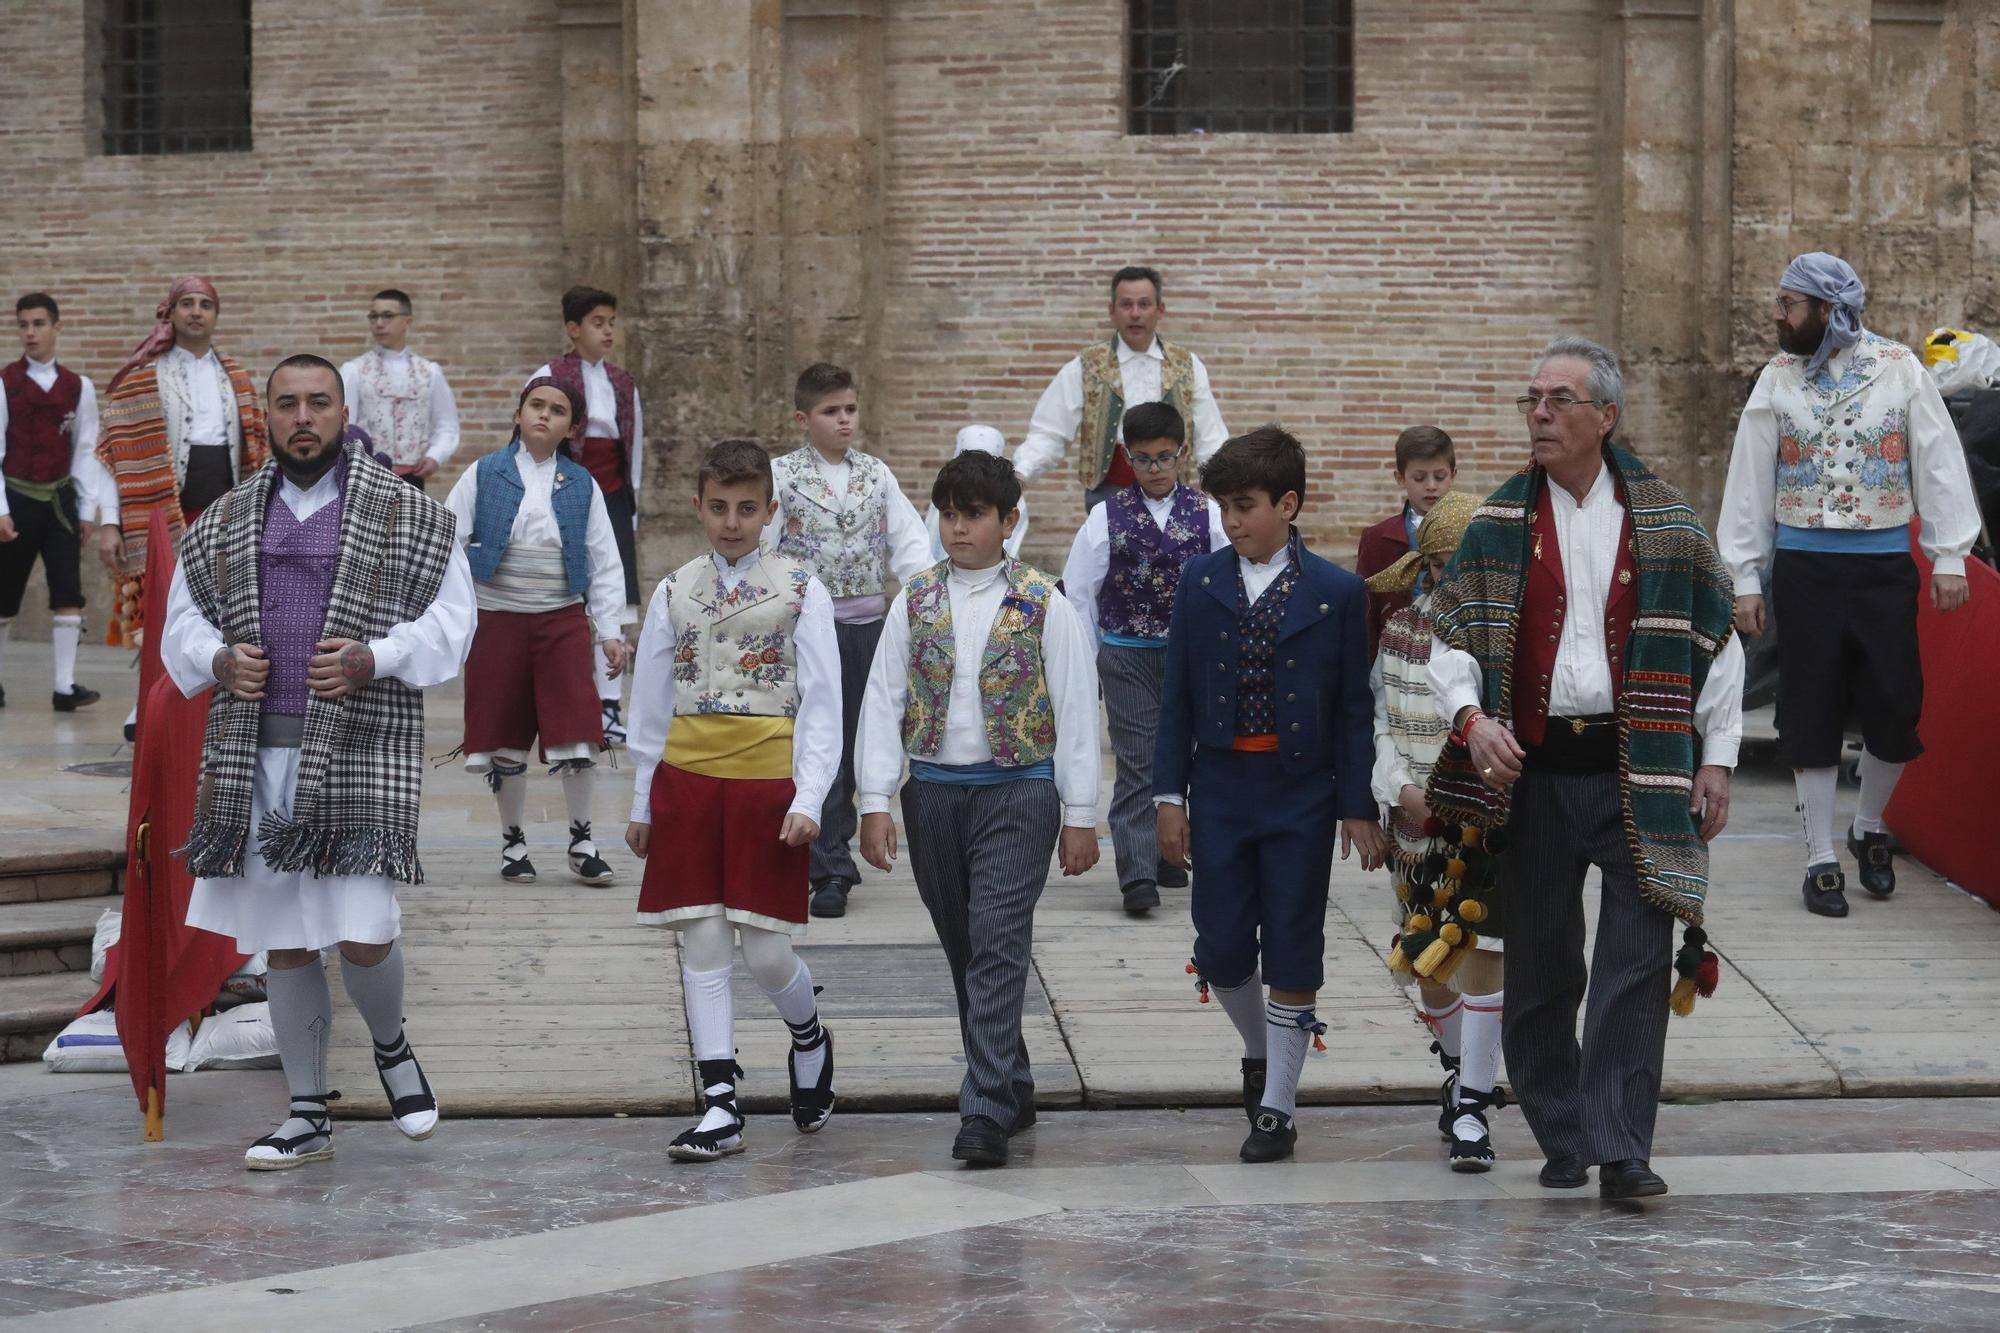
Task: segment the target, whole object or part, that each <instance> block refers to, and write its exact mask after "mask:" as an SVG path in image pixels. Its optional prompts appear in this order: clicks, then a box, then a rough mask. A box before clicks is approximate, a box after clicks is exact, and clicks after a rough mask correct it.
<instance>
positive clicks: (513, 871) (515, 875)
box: [500, 824, 535, 884]
mask: <svg viewBox="0 0 2000 1333" xmlns="http://www.w3.org/2000/svg"><path fill="white" fill-rule="evenodd" d="M527 845H528V835H527V834H525V833H523V832H521V828H520V826H519V825H518V824H517V825H515V826H514V827H513V828H510V829H508V830H507V831H506V833H504V834H503V835H502V836H501V840H500V878H501V879H504V880H506V881H507V882H508V883H509V884H533V883H534V882H535V863H534V862H533V861H530V860H529V859H528V853H527V852H526V850H525V848H526V847H527ZM516 847H520V848H523V849H524V850H523V851H522V853H521V854H520V855H519V856H509V855H507V853H508V852H509V851H511V850H513V849H514V848H516Z"/></svg>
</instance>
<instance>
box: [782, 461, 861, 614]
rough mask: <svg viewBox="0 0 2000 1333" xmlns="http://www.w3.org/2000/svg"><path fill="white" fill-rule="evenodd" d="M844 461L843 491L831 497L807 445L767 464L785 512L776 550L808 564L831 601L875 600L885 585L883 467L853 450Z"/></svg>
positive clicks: (830, 491) (831, 493) (828, 487)
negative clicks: (844, 483) (844, 479)
mask: <svg viewBox="0 0 2000 1333" xmlns="http://www.w3.org/2000/svg"><path fill="white" fill-rule="evenodd" d="M847 463H848V468H847V491H846V494H845V495H844V496H836V495H835V494H834V493H833V488H832V487H831V486H829V485H827V481H826V477H825V476H824V475H823V474H822V473H821V472H820V470H819V468H818V467H817V466H815V465H814V463H813V459H812V446H811V445H807V446H806V447H804V448H803V449H794V450H793V451H792V452H791V453H788V454H785V455H783V456H782V457H780V458H776V459H773V460H772V462H771V475H772V479H773V480H774V481H775V482H776V484H777V491H778V500H779V502H780V503H781V504H783V505H784V508H785V530H784V533H783V534H782V535H781V536H780V537H779V538H778V552H779V554H781V555H788V556H790V557H791V558H792V559H794V560H803V561H804V562H805V563H806V564H808V565H810V566H812V570H813V572H814V573H815V574H817V575H819V581H820V582H821V583H823V584H825V585H826V590H827V592H828V593H830V594H832V595H833V596H835V597H869V596H875V595H878V594H880V593H881V592H882V590H883V589H885V588H887V587H888V586H889V504H888V482H889V469H888V468H886V467H884V466H883V465H882V462H881V460H880V459H878V458H874V457H871V456H870V455H868V454H864V453H862V452H860V451H859V450H850V451H849V452H848V455H847Z"/></svg>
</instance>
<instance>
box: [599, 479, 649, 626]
mask: <svg viewBox="0 0 2000 1333" xmlns="http://www.w3.org/2000/svg"><path fill="white" fill-rule="evenodd" d="M604 512H605V514H606V515H608V516H609V517H610V519H611V536H612V539H613V540H614V541H616V542H617V543H618V559H619V562H620V563H622V564H623V565H624V566H625V604H626V605H627V606H636V607H640V608H641V609H644V607H645V603H643V602H641V601H640V600H639V552H638V546H637V543H636V541H635V534H634V533H633V531H632V520H633V517H634V516H635V515H636V514H637V513H638V510H637V509H636V508H635V507H634V506H633V501H632V488H631V487H630V486H620V487H619V488H618V489H617V490H615V491H613V492H611V494H609V495H607V496H605V497H604Z"/></svg>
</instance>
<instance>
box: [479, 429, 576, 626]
mask: <svg viewBox="0 0 2000 1333" xmlns="http://www.w3.org/2000/svg"><path fill="white" fill-rule="evenodd" d="M520 452H521V441H520V438H519V437H518V436H517V437H516V438H515V439H514V441H513V442H512V443H511V444H509V445H508V446H507V447H506V448H505V449H499V450H496V451H494V452H493V453H490V454H488V455H486V457H484V458H482V459H480V460H479V461H478V462H477V463H475V464H473V466H474V467H475V468H477V469H478V472H479V492H478V497H477V499H476V500H475V501H474V504H473V509H472V540H471V541H470V542H468V543H467V544H466V548H465V559H466V563H467V564H469V565H471V567H472V577H474V578H475V579H490V578H492V577H493V575H494V574H495V572H497V571H498V570H499V568H500V557H501V556H503V555H505V554H506V553H507V543H508V542H509V541H510V540H512V538H513V536H514V516H515V515H517V514H519V513H520V512H521V501H522V500H524V499H526V498H527V495H528V490H527V487H525V486H523V485H522V484H521V470H520V468H519V467H517V466H516V465H515V463H514V455H516V454H518V453H520ZM590 488H591V481H590V474H589V473H588V472H586V471H584V469H583V464H581V463H579V462H577V461H576V460H575V459H572V458H567V457H565V456H563V455H562V454H557V455H556V479H555V484H554V485H553V486H552V487H551V488H550V491H549V507H550V508H552V509H553V510H555V515H556V531H557V533H559V534H560V535H561V537H562V553H563V575H564V577H566V578H567V579H568V580H569V590H570V594H571V595H572V596H575V597H581V596H583V593H584V589H586V588H588V587H589V586H590V544H589V530H590Z"/></svg>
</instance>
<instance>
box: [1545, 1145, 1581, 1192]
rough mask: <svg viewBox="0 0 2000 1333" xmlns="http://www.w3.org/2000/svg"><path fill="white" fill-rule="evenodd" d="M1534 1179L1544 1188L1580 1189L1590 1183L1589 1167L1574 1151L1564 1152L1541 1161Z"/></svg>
mask: <svg viewBox="0 0 2000 1333" xmlns="http://www.w3.org/2000/svg"><path fill="white" fill-rule="evenodd" d="M1535 1179H1536V1180H1537V1181H1538V1182H1540V1184H1541V1187H1542V1188H1543V1189H1545V1190H1574V1189H1582V1188H1583V1187H1584V1186H1585V1185H1588V1184H1589V1183H1590V1168H1589V1167H1588V1166H1586V1165H1584V1161H1583V1159H1582V1158H1581V1157H1578V1156H1577V1155H1576V1154H1575V1153H1564V1154H1563V1155H1562V1156H1561V1157H1551V1158H1549V1160H1548V1161H1546V1162H1543V1163H1542V1169H1541V1172H1540V1174H1538V1175H1537V1176H1536V1177H1535Z"/></svg>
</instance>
